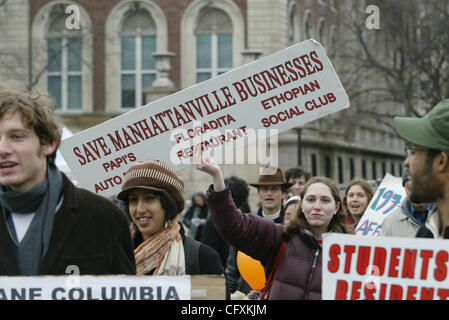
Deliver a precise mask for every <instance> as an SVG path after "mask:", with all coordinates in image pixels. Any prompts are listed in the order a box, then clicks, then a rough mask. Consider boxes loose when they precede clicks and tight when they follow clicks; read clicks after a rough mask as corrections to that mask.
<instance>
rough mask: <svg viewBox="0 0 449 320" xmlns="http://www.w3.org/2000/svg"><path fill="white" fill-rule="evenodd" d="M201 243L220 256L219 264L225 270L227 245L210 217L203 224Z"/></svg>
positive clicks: (227, 252)
mask: <svg viewBox="0 0 449 320" xmlns="http://www.w3.org/2000/svg"><path fill="white" fill-rule="evenodd" d="M201 242H202V243H203V244H205V245H207V246H209V247H211V248H212V249H214V250H215V251H217V253H218V255H219V256H220V260H221V264H222V265H223V268H225V267H226V260H227V259H228V255H229V244H228V243H227V242H226V241H225V240H224V239H223V238H222V236H221V235H220V234H219V233H218V231H217V229H216V228H215V226H214V223H213V221H212V218H211V216H208V217H207V220H206V223H205V224H204V228H203V232H202V234H201Z"/></svg>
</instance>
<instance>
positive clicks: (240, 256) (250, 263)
mask: <svg viewBox="0 0 449 320" xmlns="http://www.w3.org/2000/svg"><path fill="white" fill-rule="evenodd" d="M237 267H238V268H239V271H240V274H241V275H242V277H243V279H245V281H246V282H247V283H248V284H249V285H250V287H251V289H253V290H257V291H258V290H262V289H263V288H264V287H265V270H264V268H263V267H262V264H261V263H260V261H259V260H255V259H253V258H251V257H250V256H248V255H246V254H244V253H243V252H241V251H239V252H238V253H237Z"/></svg>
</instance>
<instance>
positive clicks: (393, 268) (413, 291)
mask: <svg viewBox="0 0 449 320" xmlns="http://www.w3.org/2000/svg"><path fill="white" fill-rule="evenodd" d="M447 246H448V241H447V240H434V239H419V238H409V239H406V241H405V239H404V238H395V237H360V236H355V235H346V234H337V233H327V234H324V235H323V282H322V292H323V299H325V300H364V299H366V300H446V299H448V298H449V279H448V277H447V267H448V260H449V256H448V250H447Z"/></svg>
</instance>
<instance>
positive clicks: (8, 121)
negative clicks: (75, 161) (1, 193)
mask: <svg viewBox="0 0 449 320" xmlns="http://www.w3.org/2000/svg"><path fill="white" fill-rule="evenodd" d="M55 149H56V143H51V144H46V145H41V143H40V140H39V138H38V136H37V135H36V132H35V131H34V129H33V128H28V127H27V126H26V125H25V124H24V122H23V119H22V115H21V113H20V112H19V111H9V112H6V113H5V114H3V116H2V117H1V118H0V184H2V185H4V186H8V187H10V188H11V189H12V190H14V191H19V192H26V191H28V190H30V189H31V188H32V187H33V186H34V185H36V184H37V183H40V182H42V181H44V180H45V178H46V166H47V156H48V155H50V154H52V153H53V152H54V151H55Z"/></svg>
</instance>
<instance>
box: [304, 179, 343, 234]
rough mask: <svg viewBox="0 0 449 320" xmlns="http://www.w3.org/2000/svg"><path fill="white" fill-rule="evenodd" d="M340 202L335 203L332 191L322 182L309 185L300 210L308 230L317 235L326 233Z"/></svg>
mask: <svg viewBox="0 0 449 320" xmlns="http://www.w3.org/2000/svg"><path fill="white" fill-rule="evenodd" d="M339 208H340V202H336V200H335V199H334V196H333V194H332V190H331V189H330V188H329V186H327V185H326V184H324V183H322V182H316V183H312V184H309V185H308V187H307V189H306V190H305V192H304V196H303V198H302V200H301V209H302V212H303V214H304V217H305V219H306V220H307V222H308V224H309V225H310V228H311V229H312V230H314V231H318V232H319V233H323V232H327V230H328V227H329V224H330V222H331V220H332V218H333V217H334V215H336V214H337V212H338V210H339Z"/></svg>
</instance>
